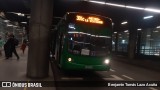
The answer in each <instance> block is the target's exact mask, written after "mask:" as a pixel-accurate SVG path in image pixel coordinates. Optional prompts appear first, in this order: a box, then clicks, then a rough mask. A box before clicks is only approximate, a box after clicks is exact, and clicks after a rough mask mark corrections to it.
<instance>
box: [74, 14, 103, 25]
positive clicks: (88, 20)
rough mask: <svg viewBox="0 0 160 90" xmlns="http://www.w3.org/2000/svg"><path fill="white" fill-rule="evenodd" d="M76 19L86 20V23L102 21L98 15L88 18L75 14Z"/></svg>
mask: <svg viewBox="0 0 160 90" xmlns="http://www.w3.org/2000/svg"><path fill="white" fill-rule="evenodd" d="M76 20H77V21H82V22H87V23H96V24H103V21H102V20H101V19H100V18H98V17H93V16H89V17H88V18H85V17H83V16H81V15H77V16H76Z"/></svg>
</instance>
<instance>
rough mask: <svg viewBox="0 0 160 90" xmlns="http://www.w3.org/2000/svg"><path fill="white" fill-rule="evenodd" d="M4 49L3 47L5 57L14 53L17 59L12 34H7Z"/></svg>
mask: <svg viewBox="0 0 160 90" xmlns="http://www.w3.org/2000/svg"><path fill="white" fill-rule="evenodd" d="M4 49H5V54H6V59H8V58H10V57H12V53H14V54H15V55H16V57H17V60H19V56H18V54H17V51H16V45H15V38H14V35H13V34H10V35H9V38H8V40H7V42H6V44H5V45H4Z"/></svg>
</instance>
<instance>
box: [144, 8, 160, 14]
mask: <svg viewBox="0 0 160 90" xmlns="http://www.w3.org/2000/svg"><path fill="white" fill-rule="evenodd" d="M144 10H145V11H150V12H157V13H160V10H159V9H154V8H145V9H144Z"/></svg>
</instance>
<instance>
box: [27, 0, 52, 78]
mask: <svg viewBox="0 0 160 90" xmlns="http://www.w3.org/2000/svg"><path fill="white" fill-rule="evenodd" d="M52 15H53V0H31V19H30V23H29V25H30V31H29V52H28V62H27V76H28V77H31V78H44V77H47V76H48V71H49V29H50V26H51V22H52Z"/></svg>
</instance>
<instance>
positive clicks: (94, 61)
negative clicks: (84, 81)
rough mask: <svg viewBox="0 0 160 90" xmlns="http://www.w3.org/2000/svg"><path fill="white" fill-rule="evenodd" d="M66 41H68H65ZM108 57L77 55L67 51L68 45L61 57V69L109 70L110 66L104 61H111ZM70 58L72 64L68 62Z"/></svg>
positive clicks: (65, 46)
mask: <svg viewBox="0 0 160 90" xmlns="http://www.w3.org/2000/svg"><path fill="white" fill-rule="evenodd" d="M65 41H66V40H65ZM110 56H111V55H108V57H96V56H84V55H75V54H71V53H69V52H68V51H67V45H66V44H65V45H64V48H63V50H62V55H61V61H60V64H61V68H62V69H64V70H98V71H100V70H109V69H110V65H107V64H105V63H104V60H105V59H106V58H107V59H111V57H110ZM68 58H72V62H68Z"/></svg>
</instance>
